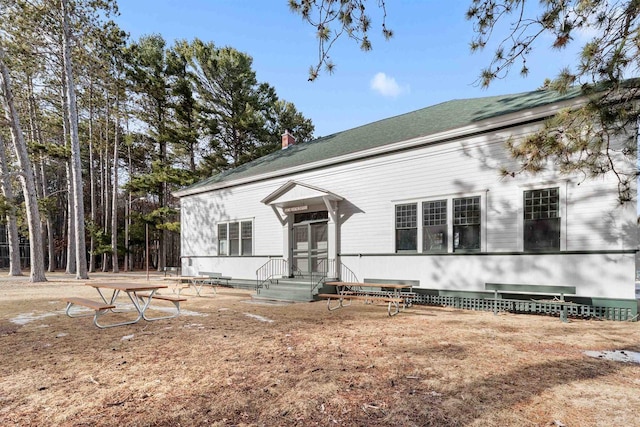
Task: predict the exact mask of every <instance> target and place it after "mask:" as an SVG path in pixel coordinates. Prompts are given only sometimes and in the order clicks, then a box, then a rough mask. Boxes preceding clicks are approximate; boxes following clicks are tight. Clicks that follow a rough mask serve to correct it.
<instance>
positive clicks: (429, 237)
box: [422, 200, 447, 252]
mask: <svg viewBox="0 0 640 427" xmlns="http://www.w3.org/2000/svg"><path fill="white" fill-rule="evenodd" d="M422 251H423V252H446V251H447V201H446V200H434V201H431V202H423V203H422Z"/></svg>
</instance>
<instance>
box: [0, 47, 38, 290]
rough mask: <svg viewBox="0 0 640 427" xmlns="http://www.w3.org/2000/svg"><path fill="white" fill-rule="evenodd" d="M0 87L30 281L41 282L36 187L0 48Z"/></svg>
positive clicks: (2, 52) (2, 50)
mask: <svg viewBox="0 0 640 427" xmlns="http://www.w3.org/2000/svg"><path fill="white" fill-rule="evenodd" d="M0 88H1V90H2V94H3V96H2V103H3V107H4V113H5V117H6V119H7V121H8V122H9V128H10V130H11V139H12V140H13V146H14V149H15V151H16V158H17V159H18V167H19V168H20V170H21V171H22V174H21V175H20V178H21V182H22V192H23V194H24V201H25V206H26V209H27V223H28V225H29V249H30V252H31V276H30V280H31V282H45V281H46V280H47V278H46V277H45V275H44V253H43V251H42V228H41V224H40V212H39V211H38V200H37V198H36V184H35V178H34V174H33V166H32V164H31V159H29V153H28V152H27V144H26V143H25V141H24V135H23V133H22V127H21V126H20V119H19V117H18V112H17V111H16V108H15V105H14V103H13V92H12V90H11V78H10V76H9V70H8V69H7V67H6V65H5V63H4V49H3V48H2V46H0Z"/></svg>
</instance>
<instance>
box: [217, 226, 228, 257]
mask: <svg viewBox="0 0 640 427" xmlns="http://www.w3.org/2000/svg"><path fill="white" fill-rule="evenodd" d="M228 242H229V240H228V239H227V224H218V255H227V248H228V247H229V246H228Z"/></svg>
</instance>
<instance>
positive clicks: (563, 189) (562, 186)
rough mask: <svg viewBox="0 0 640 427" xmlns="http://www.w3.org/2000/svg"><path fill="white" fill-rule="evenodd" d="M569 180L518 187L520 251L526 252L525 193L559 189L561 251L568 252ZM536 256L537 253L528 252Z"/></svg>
mask: <svg viewBox="0 0 640 427" xmlns="http://www.w3.org/2000/svg"><path fill="white" fill-rule="evenodd" d="M569 182H570V181H569V180H563V181H552V182H549V181H544V182H538V183H534V184H527V185H521V186H518V190H519V197H520V199H519V200H520V201H519V202H518V214H517V215H518V221H517V223H518V236H517V238H518V251H519V252H524V192H525V191H531V190H542V189H544V188H554V187H558V193H559V195H558V196H559V198H560V200H559V202H558V203H559V205H560V251H566V250H567V187H568V186H569ZM527 253H532V254H535V253H536V252H527Z"/></svg>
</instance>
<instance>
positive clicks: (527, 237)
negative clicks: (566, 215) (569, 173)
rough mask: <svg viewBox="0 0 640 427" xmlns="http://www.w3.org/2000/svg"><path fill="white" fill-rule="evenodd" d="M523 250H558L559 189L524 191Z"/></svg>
mask: <svg viewBox="0 0 640 427" xmlns="http://www.w3.org/2000/svg"><path fill="white" fill-rule="evenodd" d="M523 211H524V227H523V229H524V236H523V240H524V250H525V251H529V252H545V251H559V250H560V191H559V189H558V188H557V187H556V188H544V189H541V190H529V191H525V192H524V209H523Z"/></svg>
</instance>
